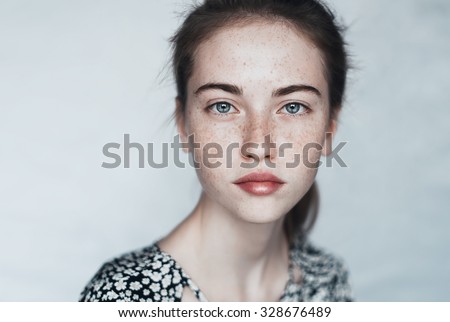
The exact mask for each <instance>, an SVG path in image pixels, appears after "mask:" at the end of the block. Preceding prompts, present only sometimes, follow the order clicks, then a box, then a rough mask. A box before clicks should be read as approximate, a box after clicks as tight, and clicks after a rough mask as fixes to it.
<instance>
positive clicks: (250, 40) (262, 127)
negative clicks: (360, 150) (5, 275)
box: [159, 19, 336, 301]
mask: <svg viewBox="0 0 450 322" xmlns="http://www.w3.org/2000/svg"><path fill="white" fill-rule="evenodd" d="M323 68H324V67H323V63H322V59H321V53H320V51H319V50H318V49H317V48H316V47H315V46H314V44H313V43H312V42H311V41H309V40H308V39H307V38H306V37H304V36H303V35H302V34H301V33H300V32H299V31H297V30H296V29H295V28H293V27H291V26H290V25H288V24H283V23H281V22H274V21H270V22H269V21H264V20H261V19H259V20H254V21H252V22H250V23H246V24H244V25H242V24H239V25H231V26H227V28H222V29H220V30H219V31H218V32H216V33H215V34H213V35H212V36H211V37H210V38H208V39H207V40H205V41H203V42H202V43H201V44H200V46H199V47H198V48H197V51H196V55H195V58H194V68H193V73H192V76H191V78H190V79H189V81H188V84H187V93H188V95H187V101H186V106H185V113H183V114H182V115H178V121H177V126H178V130H179V133H180V136H181V138H182V140H184V141H187V136H188V135H191V134H194V135H195V141H196V142H198V143H199V144H200V149H195V153H194V157H195V160H197V161H201V160H204V155H203V152H202V148H203V146H204V145H205V144H207V143H210V142H215V143H217V144H219V145H220V146H221V147H222V149H223V151H226V149H227V147H228V146H229V145H230V144H231V143H238V144H239V146H242V145H243V144H244V143H248V142H253V143H257V144H259V147H258V148H256V149H249V151H250V152H251V153H246V154H244V155H242V154H241V153H240V150H239V149H233V150H232V151H233V152H232V163H231V165H232V166H231V167H228V168H227V167H226V162H225V158H221V159H217V160H214V159H209V161H210V162H211V163H213V162H215V161H221V162H222V166H220V167H217V168H211V167H205V166H204V165H202V163H201V162H200V165H201V166H200V168H199V169H197V170H196V171H197V175H198V178H199V180H200V183H201V185H202V187H203V193H202V195H201V197H200V200H199V202H198V204H197V206H196V208H195V209H194V210H193V212H192V213H191V214H190V215H189V216H188V217H187V218H186V219H185V220H184V221H183V222H182V223H181V224H180V225H179V226H178V227H177V228H176V229H174V231H172V232H171V233H170V234H169V235H168V236H167V237H166V238H164V239H163V240H161V241H160V242H159V245H160V247H161V248H162V249H163V250H165V251H167V252H168V253H170V254H171V255H172V256H173V257H174V258H175V259H176V260H177V261H178V262H179V263H180V264H181V266H182V267H183V268H184V269H185V271H186V272H187V273H188V274H189V275H190V277H191V278H192V279H193V280H194V282H195V283H197V285H198V286H199V287H200V289H201V290H202V291H203V292H204V294H205V295H206V297H207V298H208V300H212V301H268V300H269V301H276V300H278V298H279V297H280V295H281V294H282V292H283V289H284V286H285V283H286V282H287V279H288V273H287V267H288V246H287V240H286V237H285V235H284V233H283V230H282V222H283V218H284V216H285V214H286V213H287V212H288V211H289V210H290V209H291V208H292V207H293V206H294V205H295V204H296V203H297V202H298V201H299V200H300V199H301V198H302V197H303V196H304V195H305V193H306V192H307V191H308V189H309V187H310V186H311V185H312V183H313V182H314V178H315V176H316V173H317V169H316V168H310V167H307V166H306V165H305V164H303V162H300V164H298V165H297V166H296V167H293V168H288V167H287V166H286V164H287V163H291V162H294V154H295V153H296V154H302V151H303V148H304V146H305V145H306V144H308V143H316V144H320V145H321V146H326V144H325V140H326V138H327V135H326V132H334V131H335V128H336V123H335V121H331V122H330V121H329V102H328V85H327V81H326V78H325V77H324V69H323ZM208 83H226V84H232V85H234V86H236V87H237V88H239V89H240V90H241V91H242V93H241V94H236V93H230V92H228V91H224V90H222V89H207V90H204V91H201V92H198V93H196V91H197V90H198V88H200V87H201V86H203V85H205V84H208ZM300 84H301V85H307V86H310V87H313V88H315V89H316V90H317V91H318V92H319V93H320V94H317V93H314V92H313V91H310V90H299V91H295V92H292V93H289V94H287V95H278V96H273V95H272V94H273V93H274V92H275V91H276V90H277V89H279V88H285V87H288V86H291V85H300ZM218 102H226V103H229V104H231V107H230V110H229V111H228V112H227V113H220V112H218V110H217V108H216V107H217V106H214V105H213V104H214V103H218ZM288 103H301V104H302V105H303V107H301V108H300V110H299V111H298V112H296V114H295V116H294V115H293V114H290V113H289V112H288V111H287V109H286V108H285V106H286V104H288ZM180 104H181V103H180V102H179V101H177V109H178V112H179V113H180V110H181V105H180ZM227 106H229V105H227ZM267 134H270V138H271V143H275V144H276V147H279V146H280V145H281V144H283V143H286V142H288V143H291V144H292V148H291V149H286V150H285V151H284V156H283V157H282V156H281V155H280V152H279V150H277V149H271V150H270V151H268V150H267V149H263V148H262V147H261V144H262V143H263V142H264V138H265V136H266V135H267ZM210 152H211V153H213V152H215V150H214V149H212V150H210ZM247 152H248V151H247ZM321 153H322V154H327V153H329V151H326V150H322V152H321V151H318V150H315V149H312V150H310V151H309V154H308V160H309V161H310V162H314V161H317V160H319V158H320V154H321ZM265 160H266V161H270V162H271V164H273V165H274V167H273V168H272V167H269V166H268V165H267V162H266V161H265ZM243 163H247V164H248V163H252V164H254V165H257V166H256V167H253V168H251V169H247V168H244V167H242V164H243ZM261 171H264V172H269V173H271V174H274V175H276V176H277V177H279V178H280V179H282V180H283V181H284V182H285V183H284V184H283V185H282V186H281V188H280V189H278V190H277V191H275V192H274V193H272V194H269V195H265V196H255V195H252V194H249V193H247V192H245V191H243V190H242V189H240V188H239V187H238V186H237V185H235V184H234V183H233V182H234V181H235V180H237V179H238V178H240V177H242V176H243V175H246V174H249V173H254V172H261ZM186 245H190V247H186ZM300 274H301V273H300ZM224 276H226V278H224ZM192 299H193V295H192V294H189V293H188V292H184V296H183V300H192Z"/></svg>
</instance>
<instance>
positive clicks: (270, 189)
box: [236, 181, 283, 196]
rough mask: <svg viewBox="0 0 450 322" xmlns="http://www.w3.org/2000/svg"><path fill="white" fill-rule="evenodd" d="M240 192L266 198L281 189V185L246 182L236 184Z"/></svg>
mask: <svg viewBox="0 0 450 322" xmlns="http://www.w3.org/2000/svg"><path fill="white" fill-rule="evenodd" d="M236 185H237V186H238V187H239V188H241V189H242V190H244V191H246V192H248V193H251V194H253V195H256V196H267V195H270V194H272V193H274V192H275V191H277V190H278V189H280V188H281V186H282V185H283V183H279V182H274V181H246V182H242V183H236Z"/></svg>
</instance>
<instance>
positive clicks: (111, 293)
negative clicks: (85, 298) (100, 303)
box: [106, 291, 119, 300]
mask: <svg viewBox="0 0 450 322" xmlns="http://www.w3.org/2000/svg"><path fill="white" fill-rule="evenodd" d="M106 297H107V298H108V300H115V299H117V298H118V297H119V295H117V293H116V292H114V291H109V292H108V293H106Z"/></svg>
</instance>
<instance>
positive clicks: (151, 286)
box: [150, 283, 161, 293]
mask: <svg viewBox="0 0 450 322" xmlns="http://www.w3.org/2000/svg"><path fill="white" fill-rule="evenodd" d="M150 289H151V290H152V291H153V292H155V293H156V292H158V291H159V290H160V289H161V286H160V285H159V284H158V283H152V285H150Z"/></svg>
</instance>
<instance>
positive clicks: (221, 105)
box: [209, 102, 236, 114]
mask: <svg viewBox="0 0 450 322" xmlns="http://www.w3.org/2000/svg"><path fill="white" fill-rule="evenodd" d="M209 109H210V110H212V111H213V112H215V113H217V114H227V113H229V112H230V111H233V110H236V109H235V108H234V107H233V105H231V104H230V103H227V102H218V103H214V104H212V105H210V106H209Z"/></svg>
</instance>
